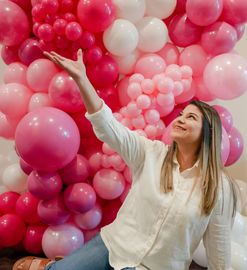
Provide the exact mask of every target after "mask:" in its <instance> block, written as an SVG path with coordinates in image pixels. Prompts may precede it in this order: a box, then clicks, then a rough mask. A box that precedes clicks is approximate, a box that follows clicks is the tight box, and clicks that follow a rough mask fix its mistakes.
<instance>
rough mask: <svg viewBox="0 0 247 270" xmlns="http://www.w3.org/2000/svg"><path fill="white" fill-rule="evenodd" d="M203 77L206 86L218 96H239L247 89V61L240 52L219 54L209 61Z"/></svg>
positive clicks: (226, 97)
mask: <svg viewBox="0 0 247 270" xmlns="http://www.w3.org/2000/svg"><path fill="white" fill-rule="evenodd" d="M203 77H204V82H205V85H206V87H207V88H208V90H209V91H210V92H211V93H212V94H213V95H215V96H216V97H217V98H220V99H224V100H229V99H233V98H236V97H239V96H240V95H242V94H243V93H244V92H245V91H246V89H247V88H246V84H247V61H246V59H244V58H243V57H242V56H240V55H238V54H232V53H225V54H221V55H218V56H216V57H214V58H212V59H211V60H210V61H209V62H208V64H207V65H206V67H205V70H204V75H203Z"/></svg>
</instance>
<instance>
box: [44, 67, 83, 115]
mask: <svg viewBox="0 0 247 270" xmlns="http://www.w3.org/2000/svg"><path fill="white" fill-rule="evenodd" d="M48 91H49V96H50V98H51V99H52V101H53V103H54V105H55V106H56V107H57V108H59V109H61V110H63V111H66V112H69V113H74V112H78V111H80V110H82V109H83V107H84V106H83V101H82V98H81V94H80V90H79V88H78V86H77V84H76V83H75V81H74V80H73V79H72V77H70V76H69V75H68V74H67V73H65V72H59V73H57V74H56V75H55V76H54V77H53V78H52V80H51V82H50V84H49V90H48Z"/></svg>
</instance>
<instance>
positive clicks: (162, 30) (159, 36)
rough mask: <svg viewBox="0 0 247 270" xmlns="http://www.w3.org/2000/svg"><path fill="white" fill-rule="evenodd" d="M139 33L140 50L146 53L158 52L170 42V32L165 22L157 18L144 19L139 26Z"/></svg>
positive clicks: (137, 25)
mask: <svg viewBox="0 0 247 270" xmlns="http://www.w3.org/2000/svg"><path fill="white" fill-rule="evenodd" d="M136 27H137V29H138V32H139V42H138V46H137V47H138V49H140V50H141V51H144V52H157V51H159V50H161V49H162V48H163V46H164V45H165V44H166V42H167V40H168V30H167V27H166V25H165V24H164V22H163V21H162V20H160V19H158V18H155V17H144V18H142V19H141V20H140V21H139V22H138V23H137V24H136Z"/></svg>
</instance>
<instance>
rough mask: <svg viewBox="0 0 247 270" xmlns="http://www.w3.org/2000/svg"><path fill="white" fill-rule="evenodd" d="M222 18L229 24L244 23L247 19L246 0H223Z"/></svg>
mask: <svg viewBox="0 0 247 270" xmlns="http://www.w3.org/2000/svg"><path fill="white" fill-rule="evenodd" d="M222 20H224V21H226V22H229V23H231V24H236V23H245V22H246V21H247V1H245V0H224V7H223V12H222Z"/></svg>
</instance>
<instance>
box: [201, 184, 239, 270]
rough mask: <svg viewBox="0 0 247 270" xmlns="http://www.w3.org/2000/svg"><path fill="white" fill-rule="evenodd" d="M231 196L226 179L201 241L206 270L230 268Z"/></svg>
mask: <svg viewBox="0 0 247 270" xmlns="http://www.w3.org/2000/svg"><path fill="white" fill-rule="evenodd" d="M233 220H234V218H233V196H232V191H231V188H230V185H229V182H228V180H227V179H224V180H223V185H222V190H221V192H220V196H219V198H218V201H217V203H216V206H215V208H214V210H213V212H212V215H211V217H210V220H209V224H208V227H207V230H206V232H205V234H204V237H203V241H204V246H205V249H206V255H207V262H208V270H232V268H231V228H232V224H233Z"/></svg>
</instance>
